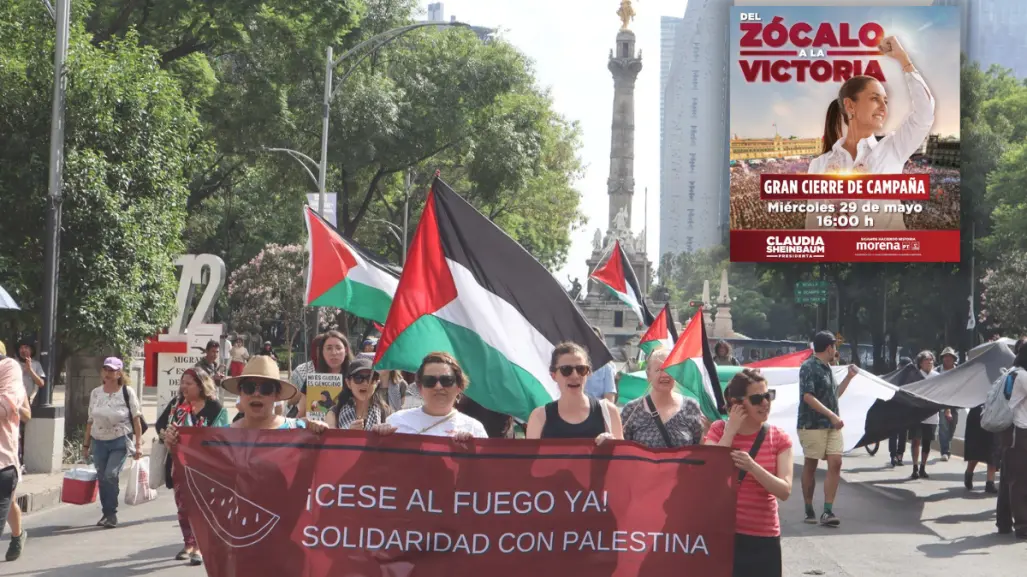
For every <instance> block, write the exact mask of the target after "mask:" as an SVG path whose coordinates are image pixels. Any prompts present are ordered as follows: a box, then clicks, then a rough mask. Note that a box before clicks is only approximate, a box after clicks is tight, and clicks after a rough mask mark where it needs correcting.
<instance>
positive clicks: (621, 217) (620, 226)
mask: <svg viewBox="0 0 1027 577" xmlns="http://www.w3.org/2000/svg"><path fill="white" fill-rule="evenodd" d="M613 229H614V230H615V231H618V232H621V231H626V230H628V207H626V206H622V207H621V209H620V212H618V213H617V215H616V216H614V217H613Z"/></svg>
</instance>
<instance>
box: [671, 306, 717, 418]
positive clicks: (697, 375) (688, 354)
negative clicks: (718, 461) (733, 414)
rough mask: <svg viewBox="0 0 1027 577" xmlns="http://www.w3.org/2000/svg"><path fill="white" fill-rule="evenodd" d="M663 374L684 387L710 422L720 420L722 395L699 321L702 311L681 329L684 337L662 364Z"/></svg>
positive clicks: (715, 367) (708, 346)
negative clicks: (665, 372)
mask: <svg viewBox="0 0 1027 577" xmlns="http://www.w3.org/2000/svg"><path fill="white" fill-rule="evenodd" d="M663 370H665V371H667V374H669V375H670V376H672V377H674V380H675V381H677V382H678V384H679V385H681V386H683V387H685V389H686V390H687V392H686V393H685V394H687V395H688V396H690V397H693V398H695V399H697V400H698V401H699V407H700V408H702V412H703V414H704V415H706V418H708V419H710V420H715V419H721V418H723V415H724V413H725V404H724V391H723V390H722V389H721V387H720V380H719V379H718V378H717V366H716V365H715V364H714V363H713V353H712V352H711V351H710V342H709V340H707V338H706V325H705V324H704V323H703V320H702V307H699V310H698V311H697V312H696V313H695V316H694V317H692V320H691V321H689V322H688V326H687V327H685V332H684V334H682V335H681V338H680V339H678V342H677V343H676V344H675V345H674V350H673V351H671V353H670V356H669V357H667V360H666V361H664V363H663Z"/></svg>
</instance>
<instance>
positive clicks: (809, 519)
mask: <svg viewBox="0 0 1027 577" xmlns="http://www.w3.org/2000/svg"><path fill="white" fill-rule="evenodd" d="M805 523H806V524H807V525H816V524H817V514H816V513H814V512H812V511H810V512H808V513H806V519H805Z"/></svg>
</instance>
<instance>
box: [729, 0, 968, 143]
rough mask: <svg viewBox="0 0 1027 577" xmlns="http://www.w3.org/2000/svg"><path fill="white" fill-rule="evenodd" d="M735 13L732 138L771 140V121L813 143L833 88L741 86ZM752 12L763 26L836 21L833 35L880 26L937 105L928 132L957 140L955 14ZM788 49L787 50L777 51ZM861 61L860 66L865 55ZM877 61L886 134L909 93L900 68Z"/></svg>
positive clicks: (886, 60)
mask: <svg viewBox="0 0 1027 577" xmlns="http://www.w3.org/2000/svg"><path fill="white" fill-rule="evenodd" d="M745 11H746V12H748V11H751V9H746V10H745ZM739 12H741V10H738V9H736V11H735V12H734V14H733V15H732V22H733V24H732V26H731V44H730V46H731V47H732V52H733V54H732V56H731V70H732V73H731V115H730V118H731V133H732V134H737V135H738V137H739V138H767V137H772V136H773V135H774V132H773V131H774V127H773V124H774V123H775V122H776V123H777V130H778V133H779V134H781V135H782V136H785V137H788V136H796V137H799V138H818V137H819V136H820V135H821V134H822V133H823V130H824V114H825V112H826V111H827V105H828V104H829V103H830V102H831V100H832V99H834V98H835V97H836V96H837V94H838V88H839V84H837V83H833V82H827V83H818V82H789V83H777V82H774V83H763V82H755V83H747V82H746V81H745V79H744V77H743V75H742V69H741V66H739V64H738V60H739V57H738V48H737V47H738V45H739V42H740V40H741V37H742V32H741V29H740V27H739V26H738V22H739ZM757 13H758V14H760V18H761V19H762V21H763V22H764V23H769V22H770V21H771V19H772V18H774V17H776V16H781V17H782V18H784V22H785V24H786V25H787V24H789V23H794V22H799V21H803V22H807V23H810V24H811V25H812V26H813V27H814V28H816V26H817V25H818V24H819V23H821V22H831V23H833V24H835V27H834V29H835V30H836V31H837V23H839V22H848V23H850V25H851V29H852V30H853V31H854V32H855V31H857V30H858V29H859V28H860V27H861V26H862V25H863V24H864V23H866V22H871V21H872V22H876V23H878V24H880V25H881V26H882V27H883V28H884V30H885V32H884V33H885V34H886V35H889V36H891V35H894V36H895V37H896V38H898V40H899V42H900V43H901V44H902V46H903V48H905V50H906V52H907V53H908V54H909V56H910V59H911V60H912V61H913V62H914V64H916V67H917V69H918V70H920V74H921V75H922V76H923V78H924V80H925V81H926V82H927V85H928V87H930V89H931V92H932V93H933V94H934V98H935V103H936V106H935V121H934V129H933V130H932V133H940V134H942V135H943V136H950V135H951V136H957V137H958V136H959V35H960V21H959V11H958V9H955V8H952V9H947V10H940V9H938V8H880V9H878V10H874V11H873V12H872V13H870V14H868V12H867V10H865V9H860V8H837V7H835V8H830V9H820V8H810V7H803V8H797V7H792V8H777V9H773V10H771V9H769V8H768V9H763V10H759V11H757ZM788 48H790V46H789V45H786V46H784V47H782V49H788ZM764 58H767V57H764ZM800 58H801V57H800ZM857 58H858V57H857ZM870 58H873V57H870ZM848 59H849V60H852V59H853V58H852V57H849V58H848ZM816 60H820V58H817V59H816ZM862 60H863V62H864V63H865V62H867V61H868V60H869V58H863V59H862ZM876 60H878V62H880V63H881V67H882V70H883V72H884V76H885V78H886V79H887V80H888V82H887V83H885V90H887V92H888V104H889V110H888V119H887V122H886V124H885V132H891V131H894V130H895V129H896V128H897V127H898V125H899V123H900V122H901V121H902V119H903V118H904V117H905V116H906V114H907V113H908V112H909V91H908V90H907V88H906V84H905V82H904V81H903V80H902V78H903V76H902V72H901V68H900V67H899V64H898V63H897V62H896V61H895V60H894V59H891V58H886V57H881V58H876ZM803 111H813V112H811V113H804V112H803Z"/></svg>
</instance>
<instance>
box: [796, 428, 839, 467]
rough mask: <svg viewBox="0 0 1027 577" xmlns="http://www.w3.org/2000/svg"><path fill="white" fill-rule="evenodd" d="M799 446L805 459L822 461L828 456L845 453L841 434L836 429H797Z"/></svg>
mask: <svg viewBox="0 0 1027 577" xmlns="http://www.w3.org/2000/svg"><path fill="white" fill-rule="evenodd" d="M799 445H800V446H802V454H803V456H805V457H806V458H807V459H817V460H818V461H822V460H824V459H825V458H827V456H828V455H841V454H842V453H844V452H845V443H844V442H843V441H842V432H841V431H839V430H838V429H799Z"/></svg>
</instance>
